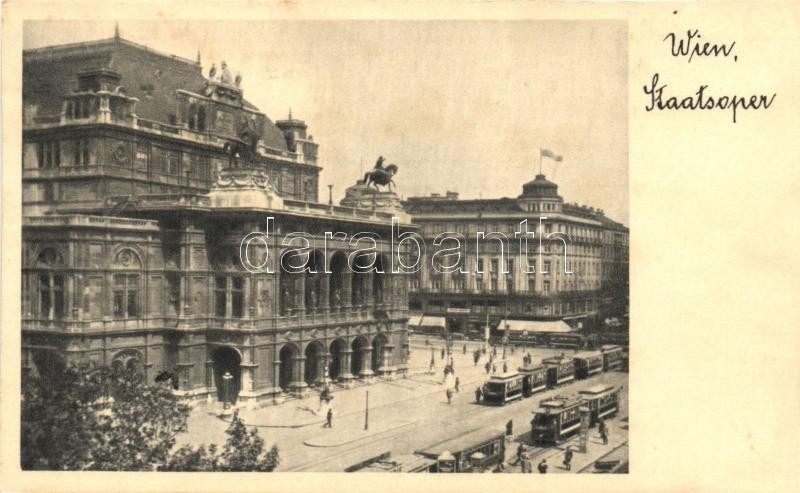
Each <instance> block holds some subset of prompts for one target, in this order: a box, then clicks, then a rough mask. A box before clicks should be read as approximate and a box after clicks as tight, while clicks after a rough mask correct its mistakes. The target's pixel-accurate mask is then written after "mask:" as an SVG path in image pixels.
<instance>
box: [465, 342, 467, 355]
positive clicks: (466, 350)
mask: <svg viewBox="0 0 800 493" xmlns="http://www.w3.org/2000/svg"><path fill="white" fill-rule="evenodd" d="M464 354H467V345H466V344H464Z"/></svg>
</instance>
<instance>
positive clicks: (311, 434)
mask: <svg viewBox="0 0 800 493" xmlns="http://www.w3.org/2000/svg"><path fill="white" fill-rule="evenodd" d="M442 344H443V343H442V340H441V339H436V338H433V337H431V338H430V346H426V345H425V338H424V337H419V336H415V337H412V339H411V356H410V361H409V367H410V369H411V373H412V375H411V376H409V378H399V379H396V380H391V381H381V380H379V379H376V380H375V383H373V384H370V385H359V386H356V387H354V388H350V389H336V390H335V391H334V394H333V396H334V399H333V401H332V402H331V408H332V410H333V427H332V428H323V427H322V426H323V424H324V422H325V413H326V412H327V408H325V407H324V406H320V403H319V397H318V394H317V393H316V392H314V393H312V395H310V396H309V397H306V398H304V399H292V400H288V401H286V402H284V403H282V404H280V405H276V406H272V405H269V406H266V407H263V408H259V409H256V410H240V416H241V417H242V419H243V420H244V422H245V423H246V424H247V426H248V427H253V426H255V427H257V428H258V429H259V432H260V435H261V436H262V438H264V439H265V440H266V442H267V444H268V446H271V445H272V444H273V443H275V444H277V446H278V449H279V451H280V457H281V465H280V466H279V468H278V470H279V471H341V470H343V469H344V468H346V467H348V466H350V465H353V464H355V463H358V462H361V461H362V460H365V459H368V458H370V457H373V456H376V455H379V454H381V453H383V452H391V453H392V455H395V456H396V455H402V454H411V453H414V451H415V450H419V449H423V448H425V447H427V446H429V445H432V444H435V443H438V442H441V441H443V440H446V439H449V438H452V437H456V436H458V435H461V434H463V433H465V432H468V431H471V430H474V429H478V428H496V429H501V430H504V429H505V424H506V422H507V421H508V420H509V419H511V420H513V423H514V435H515V440H523V441H524V440H528V439H529V431H530V420H531V418H532V414H531V412H532V411H533V409H535V408H536V407H537V405H538V402H539V401H540V400H542V399H544V398H547V397H551V396H554V395H569V394H573V393H576V392H577V391H578V390H581V389H585V388H588V387H591V386H594V385H597V384H598V383H604V384H610V385H617V386H623V387H624V388H623V392H622V394H623V395H622V396H621V403H620V405H621V409H620V413H619V414H618V415H617V418H615V419H614V420H610V421H609V422H608V424H609V428H610V430H611V434H610V440H609V444H608V445H602V441H600V439H599V436H597V432H596V429H595V430H592V431H591V432H590V439H589V443H588V447H587V453H585V454H582V453H575V455H574V457H573V461H572V471H571V472H577V471H579V470H580V469H582V468H585V467H586V466H588V465H590V464H591V463H592V462H593V461H594V460H596V459H597V458H598V457H600V456H602V455H604V454H606V453H608V452H610V451H611V450H613V449H614V448H615V447H617V446H619V445H621V444H623V443H625V442H627V419H625V420H624V421H623V418H626V417H627V377H628V376H627V373H617V372H613V373H608V374H603V375H601V376H598V377H594V378H591V379H589V380H584V381H577V382H575V383H574V384H572V385H568V386H566V387H562V388H559V389H553V390H549V391H547V392H544V393H539V394H536V395H534V396H532V397H530V398H528V399H521V400H517V401H515V402H513V403H510V404H508V405H506V406H484V405H478V404H476V403H475V389H476V388H477V387H478V386H480V385H481V384H482V383H483V382H484V381H486V379H487V378H488V375H487V374H486V372H485V369H484V364H485V362H486V361H487V358H488V354H489V353H487V354H486V355H484V356H482V357H481V360H480V362H479V363H478V365H477V366H475V365H474V363H473V355H472V352H473V351H474V349H475V348H477V347H480V346H482V344H480V343H476V342H466V343H464V342H460V343H459V342H456V343H455V344H454V345H453V354H452V357H453V363H454V368H455V375H456V376H457V377H458V378H459V380H460V392H458V393H455V394H454V397H453V401H452V403H451V404H448V403H447V398H446V395H445V390H446V388H447V386H452V384H453V382H452V379H450V380H449V381H448V382H444V381H443V368H444V361H443V360H442V359H441V357H440V356H441V348H442V347H443V346H442ZM464 344H466V345H467V352H466V354H464V352H463V345H464ZM431 348H433V355H434V361H435V368H434V372H433V373H432V374H431V373H430V372H429V371H428V369H429V363H430V359H431ZM528 352H529V353H530V355H531V356H532V357H533V360H534V363H539V362H540V361H541V359H542V358H544V357H548V356H553V355H554V354H560V353H561V352H563V351H562V350H560V349H559V350H553V349H546V348H528V349H526V350H522V349H520V348H517V349H516V350H515V351H514V353H513V354H512V353H511V351H510V350H509V351H507V353H506V362H507V365H508V368H509V370H512V369H516V368H517V367H519V366H521V365H522V357H523V355H524V354H526V353H528ZM498 360H501V361H498ZM495 362H496V363H497V364H498V369H497V370H498V373H499V372H500V371H501V370H502V349H501V348H498V354H497V357H496V360H495ZM367 392H369V417H368V420H367V416H366V414H367V413H366V404H367ZM220 411H221V404H220V403H217V402H215V403H210V404H199V405H198V406H196V407H195V409H194V410H193V412H192V414H191V415H190V417H189V423H188V425H189V432H188V433H185V434H183V435H181V436H179V437H178V442H179V445H182V444H186V443H190V444H194V445H197V444H201V443H217V444H222V443H224V442H225V440H226V438H227V436H226V435H225V430H226V428H227V426H228V422H226V421H223V420H222V419H220V418H219V417H218V414H219V413H220ZM228 419H229V418H228ZM365 425H366V426H365ZM365 428H366V429H365ZM592 434H593V435H594V436H593V437H592ZM573 444H575V445H576V444H577V440H575V441H574V442H573ZM516 449H517V443H516V442H508V444H507V458H508V460H509V461H513V460H514V459H515V457H516ZM541 458H547V462H548V463H549V464H550V468H549V471H548V472H550V473H561V472H567V471H565V470H562V469H561V468H560V467H559V466H560V465H561V461H562V459H563V446H561V447H554V448H549V449H544V450H542V449H539V450H537V451H536V455H535V456H534V457H533V458H532V462H533V466H534V470H535V466H536V464H537V463H538V462H539V460H541ZM508 470H510V471H514V472H519V471H520V468H519V467H509V468H508Z"/></svg>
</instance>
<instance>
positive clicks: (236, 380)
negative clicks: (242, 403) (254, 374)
mask: <svg viewBox="0 0 800 493" xmlns="http://www.w3.org/2000/svg"><path fill="white" fill-rule="evenodd" d="M211 359H212V361H213V362H214V385H215V386H216V388H217V399H218V400H219V401H221V402H222V401H224V400H225V397H226V396H225V387H224V384H223V378H222V377H223V376H224V375H225V373H226V372H227V373H230V374H231V376H232V377H233V378H232V379H231V380H230V388H229V390H228V391H229V392H230V394H229V396H228V397H229V399H230V403H231V404H234V403H236V399H238V398H239V390H240V389H241V387H242V369H241V367H240V366H239V365H240V364H241V363H242V358H241V356H239V352H238V351H236V350H235V349H233V348H232V347H228V346H223V347H221V348H219V349H217V350H216V351H214V353H213V354H212V356H211Z"/></svg>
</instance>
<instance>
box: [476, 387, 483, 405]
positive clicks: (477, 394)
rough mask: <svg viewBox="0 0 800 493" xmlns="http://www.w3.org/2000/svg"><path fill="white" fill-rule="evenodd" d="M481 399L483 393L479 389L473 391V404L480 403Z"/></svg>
mask: <svg viewBox="0 0 800 493" xmlns="http://www.w3.org/2000/svg"><path fill="white" fill-rule="evenodd" d="M481 397H483V392H481V388H480V387H478V388H477V389H475V402H478V403H480V402H481Z"/></svg>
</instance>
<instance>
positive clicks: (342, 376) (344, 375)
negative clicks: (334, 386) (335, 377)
mask: <svg viewBox="0 0 800 493" xmlns="http://www.w3.org/2000/svg"><path fill="white" fill-rule="evenodd" d="M352 354H353V351H352V350H351V349H350V348H347V349H345V350H344V351H342V353H341V360H340V363H339V364H340V366H341V371H340V372H339V382H341V383H343V384H345V385H347V384H349V383H350V381H351V380H353V378H354V377H353V374H352V373H351V372H350V363H351V355H352Z"/></svg>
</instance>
